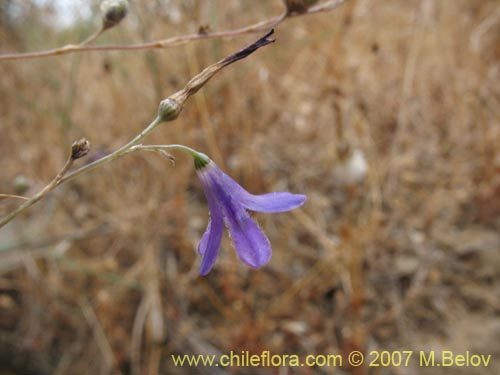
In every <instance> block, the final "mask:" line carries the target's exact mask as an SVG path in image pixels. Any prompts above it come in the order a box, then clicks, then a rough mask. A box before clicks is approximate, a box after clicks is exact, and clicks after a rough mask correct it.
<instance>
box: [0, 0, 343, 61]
mask: <svg viewBox="0 0 500 375" xmlns="http://www.w3.org/2000/svg"><path fill="white" fill-rule="evenodd" d="M346 1H348V0H329V1H325V2H324V3H321V4H318V5H315V6H312V7H310V8H308V9H307V10H305V11H304V12H302V13H289V12H288V11H285V12H283V13H282V14H280V15H278V16H274V17H272V18H269V19H267V20H264V21H260V22H257V23H254V24H252V25H249V26H245V27H242V28H238V29H233V30H225V31H213V32H207V33H198V34H190V35H182V36H176V37H171V38H166V39H160V40H155V41H151V42H146V43H137V44H127V45H100V46H99V45H88V44H89V43H90V42H91V41H93V40H94V39H95V38H96V37H97V36H98V35H100V34H101V33H102V31H104V30H101V31H99V32H97V33H96V34H94V36H91V37H89V38H88V39H87V40H86V41H85V42H83V43H80V44H78V45H75V44H68V45H66V46H63V47H59V48H54V49H50V50H46V51H39V52H26V53H7V54H0V61H1V60H19V59H35V58H42V57H49V56H56V55H65V54H68V53H74V52H83V51H131V50H132V51H133V50H147V49H160V48H171V47H175V46H179V45H183V44H186V43H188V42H191V41H194V40H201V39H222V38H233V37H237V36H241V35H246V34H253V33H260V32H262V31H265V30H269V29H271V28H275V27H276V26H278V25H279V24H280V23H282V22H283V21H284V20H286V19H287V18H293V17H300V16H305V15H310V14H315V13H320V12H327V11H331V10H333V9H335V8H337V7H339V6H340V5H342V4H343V3H345V2H346ZM89 39H90V40H89Z"/></svg>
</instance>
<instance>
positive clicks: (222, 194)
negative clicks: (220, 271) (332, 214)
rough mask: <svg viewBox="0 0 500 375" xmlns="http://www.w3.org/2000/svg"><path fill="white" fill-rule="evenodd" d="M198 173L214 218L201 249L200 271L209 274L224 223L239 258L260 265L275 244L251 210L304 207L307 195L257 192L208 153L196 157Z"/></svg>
mask: <svg viewBox="0 0 500 375" xmlns="http://www.w3.org/2000/svg"><path fill="white" fill-rule="evenodd" d="M194 159H195V167H196V173H197V174H198V176H199V178H200V181H201V185H202V186H203V190H204V192H205V196H206V198H207V201H208V207H209V209H210V221H209V223H208V227H207V230H206V232H205V234H204V235H203V237H202V239H201V241H200V244H199V245H198V252H199V253H200V255H202V256H203V259H202V263H201V268H200V274H201V275H206V274H207V273H208V272H210V270H211V269H212V267H213V266H214V264H215V261H216V260H217V256H218V255H219V250H220V245H221V241H222V233H223V231H224V225H225V226H226V227H227V228H228V230H229V234H230V237H231V238H232V240H233V243H234V247H235V250H236V253H237V255H238V257H239V258H240V259H241V260H242V261H243V262H244V263H246V264H247V265H248V266H250V267H252V268H259V267H261V266H263V265H265V264H266V263H267V262H269V260H270V259H271V244H270V243H269V240H268V238H267V236H266V235H265V234H264V232H263V231H262V230H261V229H260V227H259V226H258V225H257V223H256V222H255V221H254V220H253V219H252V218H251V217H250V215H249V214H248V212H247V210H251V211H257V212H267V213H275V212H285V211H290V210H293V209H294V208H297V207H299V206H301V205H302V204H303V203H304V202H305V200H306V196H305V195H301V194H291V193H288V192H281V193H269V194H263V195H253V194H250V193H249V192H248V191H246V190H245V189H244V188H242V187H241V186H240V185H239V184H238V183H237V182H236V181H234V180H233V179H232V178H231V177H229V176H228V175H226V174H225V173H224V172H222V170H221V169H220V168H219V167H218V166H217V165H216V164H215V163H214V162H213V161H212V160H210V159H209V158H208V157H207V156H206V155H204V154H199V155H197V156H195V158H194Z"/></svg>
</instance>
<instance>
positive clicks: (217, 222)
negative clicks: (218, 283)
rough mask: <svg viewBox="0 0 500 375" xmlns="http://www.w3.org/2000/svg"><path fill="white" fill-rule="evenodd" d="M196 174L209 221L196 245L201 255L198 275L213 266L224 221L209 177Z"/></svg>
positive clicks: (208, 270)
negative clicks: (203, 195) (201, 188)
mask: <svg viewBox="0 0 500 375" xmlns="http://www.w3.org/2000/svg"><path fill="white" fill-rule="evenodd" d="M198 175H199V177H200V181H201V185H202V187H203V191H204V193H205V197H206V198H207V201H208V207H209V209H210V221H209V222H208V226H207V230H206V231H205V233H204V234H203V237H202V238H201V240H200V243H199V245H198V253H200V254H201V255H203V259H202V261H201V267H200V275H206V274H207V273H209V272H210V270H211V269H212V267H213V266H214V264H215V261H216V260H217V256H218V255H219V250H220V244H221V241H222V233H223V232H224V222H223V216H222V211H221V209H220V207H219V205H218V203H217V200H216V197H215V196H214V193H215V192H214V189H213V186H212V185H211V184H210V178H209V177H208V176H207V175H206V174H204V173H203V172H200V173H198Z"/></svg>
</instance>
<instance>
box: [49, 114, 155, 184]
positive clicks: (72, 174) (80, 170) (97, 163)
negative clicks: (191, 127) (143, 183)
mask: <svg viewBox="0 0 500 375" xmlns="http://www.w3.org/2000/svg"><path fill="white" fill-rule="evenodd" d="M161 122H162V120H161V118H160V117H156V118H155V119H154V120H153V121H151V123H150V124H149V125H148V126H147V127H146V128H144V130H143V131H141V132H140V133H139V134H138V135H137V136H135V137H134V138H133V139H132V140H131V141H130V142H128V143H127V144H125V145H123V146H122V147H120V148H119V149H118V150H116V151H113V152H112V153H111V154H108V155H106V156H104V157H102V158H100V159H97V160H96V161H94V162H92V163H90V164H87V165H84V166H83V167H80V168H78V169H76V170H74V171H72V172H70V173H68V174H67V175H66V176H64V177H63V178H61V180H60V181H59V182H58V185H59V184H62V183H63V182H66V181H68V180H70V179H72V178H75V177H77V176H79V175H81V174H82V173H85V172H88V171H90V170H91V169H94V168H96V167H98V166H100V165H102V164H104V163H107V162H110V161H112V160H115V159H118V158H119V157H121V156H123V155H125V154H126V153H127V152H128V151H129V149H130V148H131V147H132V146H134V145H136V144H137V143H139V142H140V141H141V140H142V139H144V138H145V137H146V136H147V135H148V134H149V133H151V132H152V131H153V130H154V129H155V128H156V127H157V126H158V125H159V124H160V123H161Z"/></svg>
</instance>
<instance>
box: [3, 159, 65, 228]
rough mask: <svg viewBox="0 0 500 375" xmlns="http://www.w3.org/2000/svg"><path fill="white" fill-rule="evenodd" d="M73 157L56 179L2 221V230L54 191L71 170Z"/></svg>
mask: <svg viewBox="0 0 500 375" xmlns="http://www.w3.org/2000/svg"><path fill="white" fill-rule="evenodd" d="M73 161H74V159H73V157H72V155H70V157H69V158H68V160H66V163H65V164H64V167H63V168H62V169H61V170H60V171H59V173H58V174H57V176H56V177H54V179H53V180H52V181H51V182H50V183H49V184H48V185H47V186H45V187H44V188H43V189H42V190H40V191H39V192H38V193H37V194H35V195H34V196H33V197H32V198H30V199H28V200H27V201H26V202H25V203H23V204H22V205H20V206H19V207H18V208H17V209H15V210H14V211H12V212H11V213H10V214H8V215H7V216H5V217H4V218H2V219H1V220H0V228H2V227H3V226H4V225H5V224H7V223H8V222H9V221H11V220H12V219H14V218H15V217H16V216H17V215H19V214H20V213H22V212H24V211H26V210H27V209H28V208H30V207H31V206H33V205H34V204H35V203H36V202H38V201H39V200H40V199H42V198H43V197H44V196H45V195H47V194H48V193H49V192H50V191H52V190H53V189H54V188H55V187H56V186H57V185H58V184H59V182H60V181H61V178H62V177H63V176H64V175H65V174H66V172H67V171H68V170H69V169H70V168H71V166H72V165H73Z"/></svg>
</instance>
